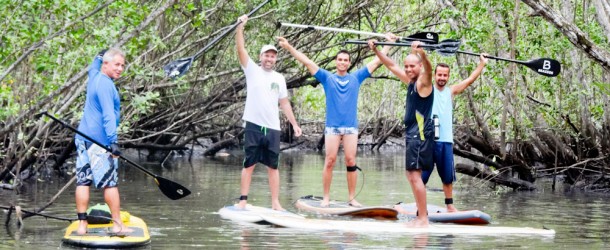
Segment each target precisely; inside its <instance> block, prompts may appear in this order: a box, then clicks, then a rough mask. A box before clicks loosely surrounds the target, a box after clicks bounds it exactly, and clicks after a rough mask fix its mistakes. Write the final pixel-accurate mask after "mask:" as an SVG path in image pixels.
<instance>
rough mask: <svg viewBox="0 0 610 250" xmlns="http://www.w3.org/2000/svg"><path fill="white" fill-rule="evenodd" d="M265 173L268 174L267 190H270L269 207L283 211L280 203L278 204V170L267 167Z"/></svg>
mask: <svg viewBox="0 0 610 250" xmlns="http://www.w3.org/2000/svg"><path fill="white" fill-rule="evenodd" d="M267 174H268V176H269V190H271V208H272V209H274V210H279V211H283V210H284V208H282V205H281V204H280V199H279V194H280V171H279V170H277V169H273V168H269V167H268V168H267Z"/></svg>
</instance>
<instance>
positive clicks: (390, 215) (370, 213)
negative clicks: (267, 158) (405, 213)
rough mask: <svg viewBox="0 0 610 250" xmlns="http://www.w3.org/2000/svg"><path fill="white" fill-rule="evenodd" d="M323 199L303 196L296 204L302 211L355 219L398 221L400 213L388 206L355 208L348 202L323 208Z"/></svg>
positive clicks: (336, 203)
mask: <svg viewBox="0 0 610 250" xmlns="http://www.w3.org/2000/svg"><path fill="white" fill-rule="evenodd" d="M320 203H322V197H316V196H312V195H308V196H303V197H301V198H300V199H298V200H297V201H296V202H295V204H294V205H295V206H296V207H297V208H298V209H299V210H302V211H307V212H315V213H318V214H327V215H349V216H354V217H367V218H380V219H397V217H398V211H397V210H396V209H394V208H391V207H387V206H373V207H371V206H363V207H354V206H351V205H350V204H348V203H347V202H341V201H330V204H329V205H328V207H322V206H321V205H320Z"/></svg>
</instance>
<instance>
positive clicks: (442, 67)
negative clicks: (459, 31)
mask: <svg viewBox="0 0 610 250" xmlns="http://www.w3.org/2000/svg"><path fill="white" fill-rule="evenodd" d="M486 55H487V54H481V56H480V59H479V65H477V68H476V69H475V70H474V71H473V72H472V74H470V76H469V77H468V78H466V79H464V80H463V81H461V82H460V83H458V84H454V85H451V86H447V82H448V81H449V65H447V64H444V63H439V64H437V65H436V69H434V79H435V85H434V104H433V105H432V117H434V115H437V116H438V119H439V138H438V139H437V140H436V141H435V147H434V165H436V170H437V171H438V175H439V176H440V177H441V181H442V182H443V192H444V193H445V205H447V212H457V211H458V210H457V209H456V208H455V206H454V205H453V182H454V181H455V168H454V166H453V97H455V96H456V95H459V94H460V93H462V91H464V90H465V89H466V88H468V86H470V85H471V84H472V83H473V82H474V81H475V80H476V79H477V78H479V75H481V72H483V68H485V64H487V60H488V59H487V57H485V56H486ZM432 170H433V168H432V169H425V170H424V171H423V172H422V180H423V181H424V184H427V183H428V179H429V178H430V175H431V174H432Z"/></svg>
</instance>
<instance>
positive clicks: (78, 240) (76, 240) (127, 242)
mask: <svg viewBox="0 0 610 250" xmlns="http://www.w3.org/2000/svg"><path fill="white" fill-rule="evenodd" d="M121 219H122V220H123V223H124V224H125V226H127V227H129V228H130V229H133V232H132V233H128V234H126V235H120V234H114V233H111V232H112V223H109V224H89V225H88V226H87V234H85V235H78V234H77V233H76V230H77V229H78V223H79V222H78V221H75V222H72V223H71V224H70V226H68V228H67V229H66V234H65V235H64V238H63V239H62V241H63V242H64V243H65V244H68V245H72V246H78V247H91V248H127V247H137V246H144V245H147V244H149V243H150V235H149V233H148V227H147V226H146V223H144V221H143V220H142V219H140V218H138V217H135V216H133V215H129V213H126V212H121Z"/></svg>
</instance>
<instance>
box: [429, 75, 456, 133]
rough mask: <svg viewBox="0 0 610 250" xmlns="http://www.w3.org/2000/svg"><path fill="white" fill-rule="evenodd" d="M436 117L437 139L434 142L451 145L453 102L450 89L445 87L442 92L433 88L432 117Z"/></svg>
mask: <svg viewBox="0 0 610 250" xmlns="http://www.w3.org/2000/svg"><path fill="white" fill-rule="evenodd" d="M434 115H438V121H439V132H440V133H439V134H440V136H439V138H438V140H436V141H439V142H449V143H453V100H452V99H451V89H450V88H448V87H445V89H444V90H443V91H440V90H438V89H437V88H436V87H434V104H433V105H432V117H433V116H434Z"/></svg>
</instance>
